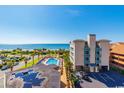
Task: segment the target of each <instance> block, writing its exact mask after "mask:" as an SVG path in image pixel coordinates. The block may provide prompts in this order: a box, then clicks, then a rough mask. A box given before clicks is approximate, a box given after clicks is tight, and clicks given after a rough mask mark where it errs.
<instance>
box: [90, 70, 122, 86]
mask: <svg viewBox="0 0 124 93" xmlns="http://www.w3.org/2000/svg"><path fill="white" fill-rule="evenodd" d="M88 76H89V77H91V78H93V79H95V80H97V81H99V82H101V83H103V84H105V85H106V86H107V87H124V76H123V75H121V74H119V73H117V72H112V71H109V72H91V73H88Z"/></svg>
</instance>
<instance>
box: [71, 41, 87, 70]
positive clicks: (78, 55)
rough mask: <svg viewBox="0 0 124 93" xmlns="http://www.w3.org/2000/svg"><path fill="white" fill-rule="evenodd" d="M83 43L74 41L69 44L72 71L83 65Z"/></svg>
mask: <svg viewBox="0 0 124 93" xmlns="http://www.w3.org/2000/svg"><path fill="white" fill-rule="evenodd" d="M84 45H85V42H84V41H80V40H79V41H78V40H77V41H74V42H71V44H70V59H71V62H73V66H74V69H76V67H80V66H83V65H84V51H83V50H84Z"/></svg>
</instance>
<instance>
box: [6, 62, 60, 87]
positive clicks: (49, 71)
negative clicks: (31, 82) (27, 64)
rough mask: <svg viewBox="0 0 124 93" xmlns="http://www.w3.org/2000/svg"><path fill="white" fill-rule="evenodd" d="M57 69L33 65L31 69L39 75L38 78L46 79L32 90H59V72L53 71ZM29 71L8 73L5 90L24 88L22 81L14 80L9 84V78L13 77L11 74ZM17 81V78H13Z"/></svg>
mask: <svg viewBox="0 0 124 93" xmlns="http://www.w3.org/2000/svg"><path fill="white" fill-rule="evenodd" d="M55 67H57V66H55V65H49V66H47V65H44V64H39V65H35V66H34V67H32V68H29V69H33V71H35V72H39V73H41V76H40V78H46V80H45V81H43V82H42V83H41V85H40V86H32V87H33V88H36V87H37V88H38V87H39V88H59V87H60V72H58V70H55V69H54V68H55ZM29 69H25V70H21V71H17V72H16V71H15V72H8V73H6V86H7V88H16V87H17V88H22V87H23V86H24V81H23V79H19V80H15V81H14V83H13V82H11V80H10V78H11V77H12V76H13V75H12V74H13V73H19V72H25V71H27V70H29ZM14 79H17V78H14ZM22 85H23V86H22Z"/></svg>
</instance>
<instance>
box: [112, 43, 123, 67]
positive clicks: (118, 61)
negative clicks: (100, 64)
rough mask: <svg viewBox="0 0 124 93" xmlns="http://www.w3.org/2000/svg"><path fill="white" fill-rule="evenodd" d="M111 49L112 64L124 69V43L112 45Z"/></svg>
mask: <svg viewBox="0 0 124 93" xmlns="http://www.w3.org/2000/svg"><path fill="white" fill-rule="evenodd" d="M110 47H111V49H110V64H111V65H112V66H115V67H118V68H120V69H124V43H123V42H118V43H112V44H111V45H110Z"/></svg>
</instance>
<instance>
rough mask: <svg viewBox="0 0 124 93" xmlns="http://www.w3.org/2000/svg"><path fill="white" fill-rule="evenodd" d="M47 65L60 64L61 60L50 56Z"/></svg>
mask: <svg viewBox="0 0 124 93" xmlns="http://www.w3.org/2000/svg"><path fill="white" fill-rule="evenodd" d="M46 64H47V65H51V64H54V65H59V61H58V60H57V59H55V58H49V59H48V61H47V62H46Z"/></svg>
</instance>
